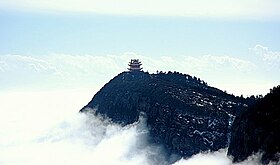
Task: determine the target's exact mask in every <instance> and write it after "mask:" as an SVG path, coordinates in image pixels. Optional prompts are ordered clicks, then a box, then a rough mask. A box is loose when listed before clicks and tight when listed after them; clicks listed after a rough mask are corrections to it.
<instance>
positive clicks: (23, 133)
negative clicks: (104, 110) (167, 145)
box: [0, 90, 258, 165]
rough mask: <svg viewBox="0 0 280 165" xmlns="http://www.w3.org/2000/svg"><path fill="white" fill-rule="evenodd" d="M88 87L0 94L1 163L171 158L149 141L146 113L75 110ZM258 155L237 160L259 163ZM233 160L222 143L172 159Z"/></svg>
mask: <svg viewBox="0 0 280 165" xmlns="http://www.w3.org/2000/svg"><path fill="white" fill-rule="evenodd" d="M92 95H93V93H92V91H90V90H80V91H77V90H71V91H69V90H68V91H48V92H6V93H2V94H1V95H0V100H1V103H0V110H1V111H0V113H1V114H0V134H1V136H0V155H1V156H0V164H3V165H8V164H9V165H11V164H12V165H19V164H20V165H25V164H26V165H27V164H28V165H35V164H36V165H37V164H53V165H58V164H59V165H60V164H68V165H71V164H73V165H74V164H83V165H87V164H109V165H110V164H114V165H116V164H122V165H123V164H124V165H127V164H133V165H135V164H136V165H137V164H141V165H143V164H148V165H153V164H170V161H169V160H166V159H165V158H164V156H163V155H164V153H163V150H162V147H161V146H155V145H151V144H149V143H148V142H147V136H148V129H147V127H146V123H145V119H144V118H141V119H140V121H138V122H136V123H133V124H131V125H128V126H125V127H122V126H120V125H118V124H113V123H112V122H110V120H108V119H106V118H103V117H101V116H95V115H93V114H81V113H78V111H79V109H80V108H82V107H83V106H84V105H85V104H86V103H87V102H88V101H89V100H90V99H91V97H92ZM257 162H258V156H253V157H250V158H249V159H248V160H246V161H244V162H242V163H240V164H238V165H245V164H246V165H247V164H249V165H250V164H252V165H253V164H254V165H255V164H257ZM198 164H199V165H203V164H207V165H212V164H213V165H231V164H232V163H231V159H230V158H228V157H227V156H226V149H221V150H219V151H216V152H206V153H199V154H197V155H194V156H192V157H191V158H189V159H181V160H178V161H177V162H175V163H174V165H198Z"/></svg>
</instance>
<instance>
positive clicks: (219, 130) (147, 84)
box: [80, 72, 248, 157]
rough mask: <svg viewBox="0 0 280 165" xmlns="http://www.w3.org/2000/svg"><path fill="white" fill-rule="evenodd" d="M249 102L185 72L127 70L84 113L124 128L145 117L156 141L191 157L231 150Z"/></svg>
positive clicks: (153, 140) (106, 87)
mask: <svg viewBox="0 0 280 165" xmlns="http://www.w3.org/2000/svg"><path fill="white" fill-rule="evenodd" d="M247 103H248V100H245V99H244V98H240V97H235V96H233V95H229V94H227V93H225V92H223V91H221V90H219V89H216V88H213V87H210V86H208V85H207V84H206V83H205V82H204V81H201V80H200V79H198V78H196V77H192V76H190V75H186V74H180V73H177V72H175V73H171V72H168V73H159V74H149V73H144V72H123V73H121V74H119V75H117V76H116V77H115V78H113V79H112V80H111V81H110V82H109V83H107V84H106V85H105V86H104V87H103V88H102V89H101V90H100V91H99V92H97V93H96V94H95V96H94V97H93V99H92V100H91V101H90V102H89V103H88V104H87V105H86V106H85V107H84V108H83V109H81V111H80V112H86V111H93V110H92V109H91V108H93V109H95V110H96V113H98V114H101V115H104V116H107V117H109V118H110V119H111V120H112V121H113V122H116V123H120V124H123V125H126V124H130V123H133V122H136V121H137V120H138V119H139V115H140V114H142V113H144V114H145V117H146V119H147V127H148V128H149V132H150V137H151V138H150V139H151V142H152V143H158V144H162V145H163V146H164V148H165V149H166V150H167V151H168V153H170V154H171V153H175V154H178V155H180V156H184V157H188V156H191V155H193V154H196V153H198V152H201V151H207V150H218V149H220V148H223V147H226V146H227V144H228V140H229V128H230V126H231V123H232V121H233V119H234V117H235V116H238V115H239V114H240V112H241V111H243V110H244V108H246V107H247V106H248V105H247Z"/></svg>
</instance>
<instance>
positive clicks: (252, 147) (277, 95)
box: [228, 86, 280, 164]
mask: <svg viewBox="0 0 280 165" xmlns="http://www.w3.org/2000/svg"><path fill="white" fill-rule="evenodd" d="M259 151H260V152H261V153H263V156H262V163H263V164H267V163H268V162H269V161H270V160H271V161H279V155H278V156H277V155H275V154H276V153H277V152H280V86H278V87H276V88H273V90H271V92H270V93H269V94H267V95H266V96H265V97H264V98H263V99H260V100H258V102H257V103H256V104H255V105H254V106H251V107H249V109H248V111H245V112H244V113H243V114H242V115H241V116H240V117H237V118H236V120H235V121H234V124H233V126H232V136H231V142H230V145H229V149H228V155H231V156H233V158H234V161H235V162H238V161H242V160H245V159H246V158H247V157H248V156H250V155H252V154H253V153H257V152H259Z"/></svg>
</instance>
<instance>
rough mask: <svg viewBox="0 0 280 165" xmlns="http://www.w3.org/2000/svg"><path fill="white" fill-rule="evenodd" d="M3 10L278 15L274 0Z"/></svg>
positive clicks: (149, 0)
mask: <svg viewBox="0 0 280 165" xmlns="http://www.w3.org/2000/svg"><path fill="white" fill-rule="evenodd" d="M0 6H1V7H2V8H12V9H20V10H36V11H53V12H79V13H98V14H114V15H152V16H183V17H213V18H231V17H232V18H239V19H240V18H251V19H258V18H265V19H267V18H272V19H278V18H279V16H280V12H279V11H280V2H279V1H277V0H266V1H263V0H228V1H224V0H212V1H205V0H165V1H161V0H133V1H132V0H119V1H116V0H106V1H98V0H80V1H76V0H48V1H45V0H9V1H5V0H2V1H0Z"/></svg>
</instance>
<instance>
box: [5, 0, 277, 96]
mask: <svg viewBox="0 0 280 165" xmlns="http://www.w3.org/2000/svg"><path fill="white" fill-rule="evenodd" d="M117 2H118V3H117ZM279 11H280V4H279V2H278V1H276V0H268V1H262V0H256V1H252V0H245V1H241V0H240V1H239V0H237V1H232V0H230V1H226V2H225V1H222V0H213V1H211V2H210V1H209V2H205V1H202V0H198V1H189V0H186V1H182V0H175V1H169V0H167V1H163V2H161V1H158V0H153V1H146V0H143V1H138V0H135V1H127V0H124V1H113V0H109V1H104V2H103V1H88V0H82V1H79V3H77V2H76V1H65V0H57V1H42V0H41V1H40V0H39V1H34V0H10V1H0V24H1V26H0V36H1V37H0V45H1V47H0V71H2V72H0V74H1V76H2V77H3V79H2V80H0V84H1V83H2V89H3V88H9V89H11V88H12V86H11V85H8V84H14V83H15V82H21V81H23V79H26V78H22V79H20V78H18V77H31V78H30V80H29V79H28V78H27V82H26V84H28V86H32V84H33V83H35V82H36V81H35V80H38V79H40V78H41V77H42V75H45V79H48V80H50V81H49V83H48V84H54V85H53V86H55V85H56V84H57V83H56V81H60V82H64V81H67V82H68V81H69V78H70V76H68V78H66V79H64V80H62V79H57V78H54V77H53V76H54V75H52V74H50V73H53V74H57V73H58V72H59V73H60V74H62V72H65V73H63V74H64V75H67V74H69V73H70V72H73V74H75V75H76V77H75V79H78V80H79V81H78V80H77V83H76V85H77V86H79V83H81V84H80V85H84V84H85V83H84V81H88V82H93V80H92V79H100V80H101V79H102V77H103V78H104V76H103V75H102V74H104V73H100V72H99V71H100V70H101V69H104V68H105V69H104V70H108V71H109V70H110V72H111V73H107V77H106V78H104V79H102V81H100V83H96V82H95V84H100V85H98V87H99V86H102V85H101V84H102V83H105V82H106V81H108V80H109V79H110V78H112V77H113V76H114V75H115V74H117V73H118V72H121V71H123V70H125V69H126V63H127V61H128V60H129V58H134V57H136V58H139V57H141V59H142V60H143V62H146V63H144V65H143V66H144V69H147V70H149V71H151V72H155V71H156V70H166V71H167V70H177V71H181V72H187V73H189V74H192V75H195V76H198V77H201V78H202V79H204V80H205V81H207V82H210V84H212V85H213V86H217V87H220V88H222V89H224V90H228V91H229V92H233V93H236V94H242V92H243V91H244V90H246V89H248V86H251V88H250V89H249V91H247V92H245V93H244V94H258V93H262V94H264V93H265V91H268V89H267V88H268V87H272V86H273V85H277V84H279V81H280V76H279V75H278V73H279V72H280V60H279V59H280V55H279V51H280V46H279V43H280V31H279V29H280V12H279ZM87 55H89V56H87ZM61 57H64V58H61ZM73 58H75V59H74V60H73ZM81 58H85V59H86V58H89V59H88V60H94V61H96V59H103V60H104V61H111V63H110V65H111V66H110V65H108V64H106V65H105V64H104V65H99V64H98V65H97V64H96V66H98V67H94V68H92V67H89V66H86V65H91V64H90V63H85V62H84V59H83V60H81ZM11 59H12V60H11ZM58 59H60V60H61V61H59V60H58ZM122 60H123V61H122ZM65 61H68V62H69V61H71V62H69V63H67V62H65ZM72 61H75V62H77V61H80V63H79V64H73V62H72ZM101 61H102V60H101ZM122 62H123V63H122ZM66 63H67V64H66ZM101 63H102V62H101ZM104 63H106V62H104ZM147 63H148V64H147ZM18 64H21V65H18ZM63 64H64V66H63ZM145 64H146V68H145ZM174 64H176V65H174ZM45 65H47V66H50V68H55V69H56V71H57V70H59V69H62V68H63V69H62V70H63V71H62V70H59V71H57V72H47V73H48V74H46V73H45V70H44V67H45ZM69 65H71V67H69ZM12 66H14V67H12ZM30 66H33V67H30ZM34 66H36V67H34ZM41 66H44V67H43V68H42V67H41ZM77 66H79V67H77ZM112 66H115V68H114V67H112ZM40 67H41V70H40ZM109 67H112V68H114V69H112V70H111V69H110V68H109ZM38 68H39V70H40V71H42V70H43V71H44V73H42V74H34V73H35V72H34V69H35V70H37V71H38ZM45 68H46V67H45ZM47 68H48V67H47ZM81 68H82V69H83V72H79V69H81ZM32 69H33V70H32ZM67 69H68V70H67ZM98 73H99V74H98ZM83 74H84V75H83ZM13 75H16V76H15V77H14V78H12V77H13ZM20 75H24V76H20ZM26 75H27V76H26ZM86 75H90V76H94V77H92V79H89V78H87V79H84V78H81V77H86ZM38 76H39V77H38ZM43 77H44V76H43ZM66 77H67V76H66ZM51 80H52V81H51ZM9 81H13V83H11V82H9ZM42 83H43V82H42ZM4 84H5V85H4ZM30 84H31V85H30ZM48 84H46V86H47V85H48ZM17 86H22V87H24V85H20V84H17V83H15V84H14V85H13V87H17ZM41 86H42V85H41ZM70 86H71V85H70ZM265 89H266V90H265Z"/></svg>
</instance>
